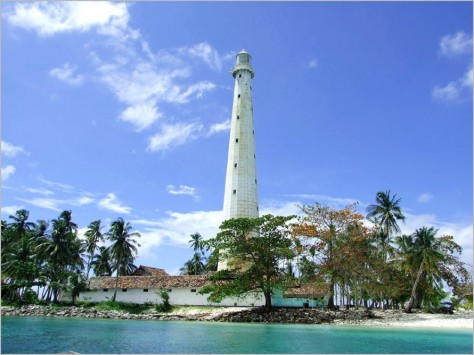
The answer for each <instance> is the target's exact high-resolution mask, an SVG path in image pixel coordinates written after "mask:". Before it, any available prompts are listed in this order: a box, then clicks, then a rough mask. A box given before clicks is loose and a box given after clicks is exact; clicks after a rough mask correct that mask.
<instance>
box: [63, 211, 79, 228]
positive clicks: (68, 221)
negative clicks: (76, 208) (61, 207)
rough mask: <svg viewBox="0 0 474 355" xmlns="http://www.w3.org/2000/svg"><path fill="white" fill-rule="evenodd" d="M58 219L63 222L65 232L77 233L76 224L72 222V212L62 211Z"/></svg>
mask: <svg viewBox="0 0 474 355" xmlns="http://www.w3.org/2000/svg"><path fill="white" fill-rule="evenodd" d="M59 219H60V220H62V221H64V225H65V226H66V231H67V232H70V233H72V232H77V224H76V223H74V222H72V211H63V212H61V214H60V215H59Z"/></svg>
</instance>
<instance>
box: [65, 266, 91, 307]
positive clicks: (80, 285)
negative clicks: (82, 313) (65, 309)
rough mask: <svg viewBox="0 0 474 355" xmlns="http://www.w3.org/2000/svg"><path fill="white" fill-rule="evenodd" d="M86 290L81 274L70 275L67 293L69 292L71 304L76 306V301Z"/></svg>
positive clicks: (84, 279) (84, 280)
mask: <svg viewBox="0 0 474 355" xmlns="http://www.w3.org/2000/svg"><path fill="white" fill-rule="evenodd" d="M86 290H87V283H86V278H85V277H84V275H82V274H81V273H72V274H71V275H70V276H69V279H68V285H67V291H68V292H69V294H70V296H71V300H72V304H73V305H75V304H76V299H77V297H79V295H80V294H81V292H84V291H86Z"/></svg>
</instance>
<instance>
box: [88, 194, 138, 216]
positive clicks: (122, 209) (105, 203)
mask: <svg viewBox="0 0 474 355" xmlns="http://www.w3.org/2000/svg"><path fill="white" fill-rule="evenodd" d="M97 206H98V207H100V208H103V209H106V210H109V211H112V212H116V213H123V214H130V212H131V211H132V208H131V207H126V206H123V205H122V203H121V202H120V201H119V200H118V199H117V197H116V196H115V194H113V193H108V194H107V197H105V198H103V199H101V200H99V202H98V203H97Z"/></svg>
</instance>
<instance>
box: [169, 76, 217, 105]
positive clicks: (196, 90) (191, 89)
mask: <svg viewBox="0 0 474 355" xmlns="http://www.w3.org/2000/svg"><path fill="white" fill-rule="evenodd" d="M215 87H216V85H215V84H214V83H211V82H210V81H201V82H199V83H196V84H192V85H189V86H188V87H187V88H186V89H185V90H184V91H183V89H181V88H179V87H178V86H174V87H173V88H172V90H171V91H170V92H169V93H168V97H167V99H168V101H170V102H173V103H178V104H184V103H187V102H189V100H190V99H191V98H193V97H195V98H198V99H200V98H202V97H203V96H204V93H205V92H206V91H211V90H213V89H214V88H215Z"/></svg>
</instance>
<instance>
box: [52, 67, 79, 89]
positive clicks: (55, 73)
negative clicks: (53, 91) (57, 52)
mask: <svg viewBox="0 0 474 355" xmlns="http://www.w3.org/2000/svg"><path fill="white" fill-rule="evenodd" d="M76 70H77V66H71V65H70V64H69V63H65V64H63V65H62V66H61V67H58V68H54V69H51V70H50V71H49V75H51V76H52V77H54V78H56V79H58V80H60V81H63V82H65V83H67V84H70V85H74V86H79V85H81V84H82V81H83V79H84V77H83V76H82V75H74V73H75V71H76Z"/></svg>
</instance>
